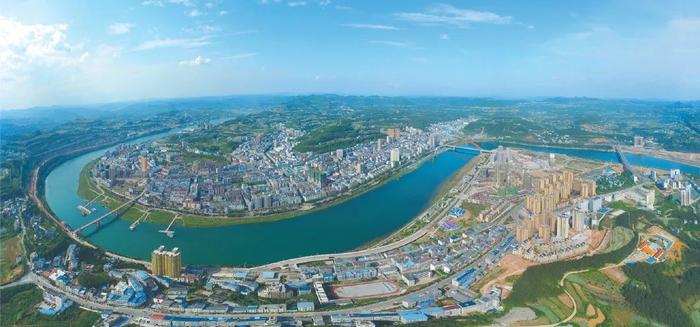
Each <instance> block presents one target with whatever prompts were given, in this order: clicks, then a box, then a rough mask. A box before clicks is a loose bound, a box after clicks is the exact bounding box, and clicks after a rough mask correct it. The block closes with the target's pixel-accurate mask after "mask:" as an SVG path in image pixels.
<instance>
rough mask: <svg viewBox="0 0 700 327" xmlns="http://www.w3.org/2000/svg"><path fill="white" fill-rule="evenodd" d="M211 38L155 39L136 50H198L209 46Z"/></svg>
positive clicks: (142, 44)
mask: <svg viewBox="0 0 700 327" xmlns="http://www.w3.org/2000/svg"><path fill="white" fill-rule="evenodd" d="M209 38H210V37H209V36H202V37H197V38H182V39H167V38H166V39H155V40H150V41H146V42H143V43H141V44H140V45H138V46H137V47H136V48H134V50H136V51H142V50H151V49H158V48H196V47H201V46H205V45H207V44H209Z"/></svg>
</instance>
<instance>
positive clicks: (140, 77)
mask: <svg viewBox="0 0 700 327" xmlns="http://www.w3.org/2000/svg"><path fill="white" fill-rule="evenodd" d="M268 93H291V94H294V93H339V94H368V95H369V94H380V95H457V96H498V97H531V96H595V97H636V98H665V99H698V98H699V96H698V95H699V94H700V2H697V1H652V0H634V1H631V0H630V1H626V0H625V1H554V0H553V1H536V0H534V1H497V0H488V1H477V0H474V1H472V0H466V1H453V2H449V1H437V2H436V1H398V0H396V1H380V0H374V1H341V0H266V1H265V0H251V1H222V0H137V1H127V0H124V1H65V0H50V1H49V0H47V1H34V0H27V1H5V0H0V108H3V109H12V108H24V107H30V106H38V105H53V104H80V103H96V102H112V101H122V100H135V99H147V98H168V97H189V96H206V95H229V94H268Z"/></svg>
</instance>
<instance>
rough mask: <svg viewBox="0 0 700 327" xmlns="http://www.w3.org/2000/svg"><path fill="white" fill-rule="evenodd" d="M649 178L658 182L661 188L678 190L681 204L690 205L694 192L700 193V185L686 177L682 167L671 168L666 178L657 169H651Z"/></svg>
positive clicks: (657, 184)
mask: <svg viewBox="0 0 700 327" xmlns="http://www.w3.org/2000/svg"><path fill="white" fill-rule="evenodd" d="M649 178H651V180H653V181H654V182H655V183H656V186H657V187H658V188H659V189H661V190H666V191H678V192H679V193H678V195H679V202H680V204H681V206H689V205H691V204H692V203H693V202H694V194H697V193H700V187H698V186H697V185H696V184H693V183H692V182H691V181H690V180H687V179H685V178H684V176H683V174H682V173H681V171H680V169H671V170H670V171H669V174H668V176H667V177H665V178H661V177H660V176H658V175H657V173H656V171H654V170H651V171H649Z"/></svg>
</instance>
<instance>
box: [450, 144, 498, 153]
mask: <svg viewBox="0 0 700 327" xmlns="http://www.w3.org/2000/svg"><path fill="white" fill-rule="evenodd" d="M445 147H447V148H448V149H449V150H450V151H468V152H478V153H491V152H493V150H485V149H482V148H480V147H478V146H476V147H470V146H457V145H446V146H445Z"/></svg>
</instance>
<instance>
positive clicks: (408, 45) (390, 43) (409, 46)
mask: <svg viewBox="0 0 700 327" xmlns="http://www.w3.org/2000/svg"><path fill="white" fill-rule="evenodd" d="M370 43H374V44H381V45H387V46H390V47H395V48H404V49H411V50H418V49H421V48H420V47H417V46H416V45H415V44H413V43H411V42H399V41H385V40H378V41H370Z"/></svg>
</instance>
